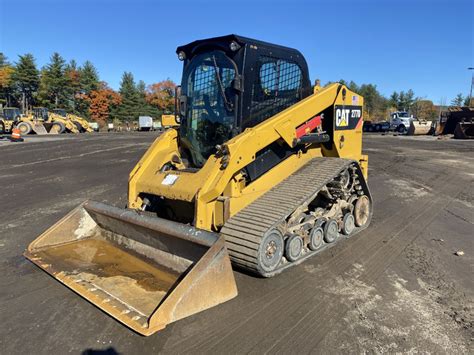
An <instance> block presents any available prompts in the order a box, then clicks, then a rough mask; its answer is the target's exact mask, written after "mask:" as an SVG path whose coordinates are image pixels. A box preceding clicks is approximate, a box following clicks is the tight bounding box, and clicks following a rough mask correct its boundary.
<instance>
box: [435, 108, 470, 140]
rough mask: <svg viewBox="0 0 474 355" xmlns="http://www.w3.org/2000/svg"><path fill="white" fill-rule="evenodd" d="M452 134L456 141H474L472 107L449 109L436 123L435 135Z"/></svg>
mask: <svg viewBox="0 0 474 355" xmlns="http://www.w3.org/2000/svg"><path fill="white" fill-rule="evenodd" d="M445 134H453V135H454V138H456V139H474V107H457V106H455V107H449V108H448V110H446V111H443V112H441V114H440V117H439V120H438V121H437V122H436V127H435V135H445Z"/></svg>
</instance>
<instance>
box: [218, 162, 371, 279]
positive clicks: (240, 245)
mask: <svg viewBox="0 0 474 355" xmlns="http://www.w3.org/2000/svg"><path fill="white" fill-rule="evenodd" d="M353 162H354V161H353V160H348V159H341V158H326V157H325V158H314V159H311V160H310V161H309V162H308V163H307V164H305V165H304V166H303V167H302V168H300V169H299V170H298V171H296V172H295V173H293V174H292V175H290V176H289V177H287V178H286V179H285V180H283V181H282V182H281V183H279V184H278V185H276V186H275V187H273V188H271V189H270V190H269V191H268V192H266V193H265V194H264V195H262V196H261V197H259V198H258V199H257V200H255V201H254V202H252V203H251V204H249V205H248V206H247V207H245V208H243V209H242V210H241V211H239V212H238V213H237V214H235V215H234V216H232V217H231V218H230V219H228V220H227V222H226V223H225V225H224V226H223V227H222V229H221V231H220V233H221V235H223V236H224V237H225V239H226V244H227V249H228V251H229V256H230V259H231V261H232V263H233V264H234V265H236V266H238V267H240V268H243V269H246V270H248V271H251V272H254V273H257V274H259V275H262V276H266V277H269V276H273V275H275V274H278V273H279V272H281V271H282V270H284V269H286V268H288V267H290V266H293V265H296V264H298V263H300V262H301V261H303V260H304V259H306V258H307V257H309V256H311V255H313V254H316V253H318V252H320V251H322V250H324V249H325V248H322V249H320V250H318V251H315V252H308V253H306V254H305V255H304V256H303V257H302V258H301V259H299V260H297V261H296V262H293V263H288V262H286V263H285V262H282V263H280V265H279V266H278V267H277V268H276V269H275V270H274V271H272V272H263V271H262V270H259V269H258V268H257V265H258V261H257V256H258V248H259V245H260V242H261V240H262V238H263V237H264V235H265V233H266V232H267V231H269V230H270V229H272V228H275V227H278V226H279V225H280V224H281V223H282V222H284V221H285V220H286V218H287V217H288V216H290V215H291V214H292V213H293V212H294V211H295V210H296V209H297V208H298V207H299V206H301V205H303V204H305V203H307V202H309V201H312V200H313V199H314V198H315V197H316V195H317V194H318V192H319V190H320V189H321V188H322V187H324V186H325V185H326V184H327V183H328V182H330V181H331V180H332V179H333V178H334V177H336V176H337V175H339V173H340V172H341V171H342V170H344V169H345V168H347V167H348V166H349V165H350V164H352V163H353ZM367 194H368V191H367ZM369 198H370V195H369ZM367 225H368V223H367ZM359 229H360V228H359ZM356 232H358V231H356ZM331 245H332V244H331Z"/></svg>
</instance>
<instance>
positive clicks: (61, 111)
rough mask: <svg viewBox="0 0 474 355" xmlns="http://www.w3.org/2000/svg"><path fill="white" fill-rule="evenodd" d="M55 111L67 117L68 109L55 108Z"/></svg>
mask: <svg viewBox="0 0 474 355" xmlns="http://www.w3.org/2000/svg"><path fill="white" fill-rule="evenodd" d="M53 112H54V113H56V114H58V115H60V116H63V117H66V116H67V115H66V110H63V109H55V110H53Z"/></svg>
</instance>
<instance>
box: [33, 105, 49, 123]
mask: <svg viewBox="0 0 474 355" xmlns="http://www.w3.org/2000/svg"><path fill="white" fill-rule="evenodd" d="M33 110H34V113H35V118H37V119H43V120H45V121H48V119H49V115H48V109H47V108H45V107H39V108H35V109H33Z"/></svg>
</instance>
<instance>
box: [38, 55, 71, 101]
mask: <svg viewBox="0 0 474 355" xmlns="http://www.w3.org/2000/svg"><path fill="white" fill-rule="evenodd" d="M65 70H66V61H65V60H64V59H63V57H61V56H60V55H59V53H53V55H52V56H51V62H50V63H49V64H47V65H46V66H45V67H44V68H43V69H42V70H41V83H40V92H39V96H40V99H41V101H42V103H43V104H44V105H46V106H54V107H60V106H63V107H64V106H68V104H69V98H68V78H67V76H66V75H65Z"/></svg>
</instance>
